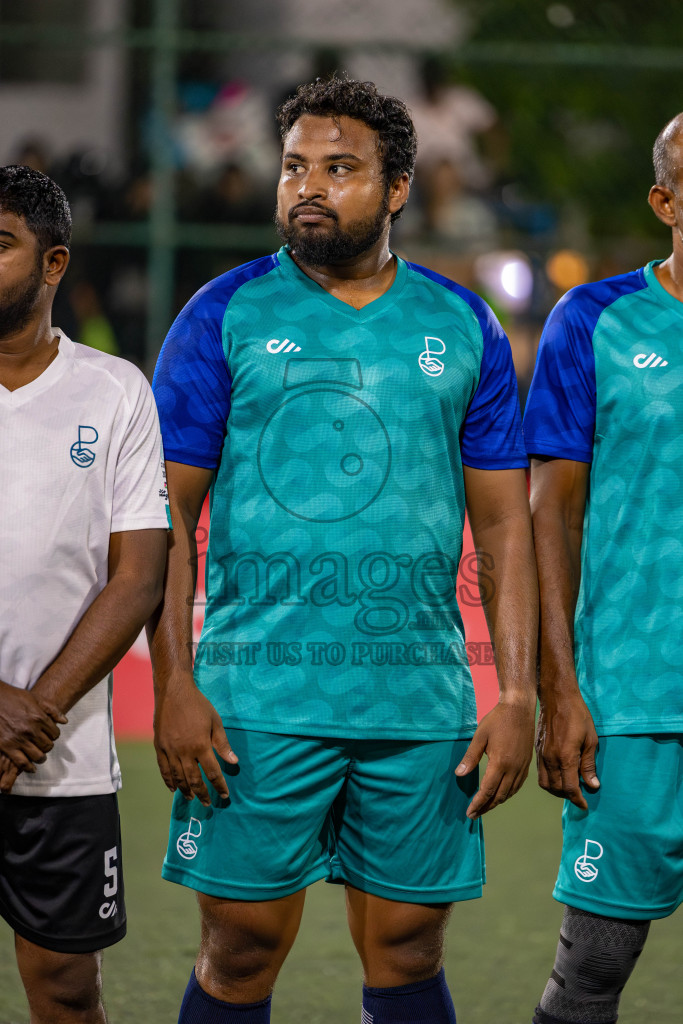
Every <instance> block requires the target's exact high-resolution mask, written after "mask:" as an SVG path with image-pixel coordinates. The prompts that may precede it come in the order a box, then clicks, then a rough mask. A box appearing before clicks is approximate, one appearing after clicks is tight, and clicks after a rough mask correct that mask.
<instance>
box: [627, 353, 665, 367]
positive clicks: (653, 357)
mask: <svg viewBox="0 0 683 1024" xmlns="http://www.w3.org/2000/svg"><path fill="white" fill-rule="evenodd" d="M633 365H634V366H637V367H638V369H639V370H644V369H645V368H646V367H647V366H649V367H650V369H651V370H654V368H655V366H668V365H669V363H668V360H666V359H662V357H661V356H658V355H657V354H656V353H655V352H651V353H650V355H649V356H647V355H645V353H644V352H640V353H639V354H638V355H637V356H634V357H633Z"/></svg>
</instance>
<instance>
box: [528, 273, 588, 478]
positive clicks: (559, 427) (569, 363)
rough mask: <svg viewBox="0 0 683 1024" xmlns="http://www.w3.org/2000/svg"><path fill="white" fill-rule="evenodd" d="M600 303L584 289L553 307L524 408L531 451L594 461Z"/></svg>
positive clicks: (574, 292)
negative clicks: (596, 333)
mask: <svg viewBox="0 0 683 1024" xmlns="http://www.w3.org/2000/svg"><path fill="white" fill-rule="evenodd" d="M594 304H595V303H594V302H593V301H589V295H588V293H586V294H584V293H583V292H582V291H581V290H580V289H574V290H572V291H571V292H568V293H567V295H565V296H564V297H563V298H562V299H560V301H559V302H558V304H557V305H556V306H555V308H554V309H553V311H552V312H551V314H550V316H549V317H548V320H547V321H546V325H545V327H544V329H543V334H542V335H541V341H540V343H539V347H538V355H537V357H536V367H535V369H534V376H533V380H532V382H531V388H530V389H529V396H528V398H527V403H526V408H525V412H524V440H525V444H526V450H527V452H528V453H529V455H546V456H550V457H552V458H559V459H571V460H573V461H575V462H591V461H592V459H593V436H594V433H595V394H596V392H595V355H594V352H593V343H592V331H593V327H594V325H595V322H596V313H595V310H594V309H593V308H592V307H593V305H594Z"/></svg>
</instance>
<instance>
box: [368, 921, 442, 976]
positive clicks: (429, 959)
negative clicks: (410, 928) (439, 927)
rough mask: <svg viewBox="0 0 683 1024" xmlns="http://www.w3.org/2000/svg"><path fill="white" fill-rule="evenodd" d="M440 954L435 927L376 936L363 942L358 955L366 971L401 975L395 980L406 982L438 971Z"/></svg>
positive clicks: (438, 933) (373, 973)
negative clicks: (370, 941) (369, 940)
mask: <svg viewBox="0 0 683 1024" xmlns="http://www.w3.org/2000/svg"><path fill="white" fill-rule="evenodd" d="M443 954H444V950H443V934H442V933H441V932H440V931H439V932H429V933H427V934H424V933H421V934H420V935H417V934H415V933H411V934H408V935H401V934H396V935H393V936H390V935H385V936H384V937H383V938H376V939H375V941H374V942H372V943H369V944H367V945H366V948H365V950H363V951H362V952H361V958H362V959H363V961H364V965H365V968H366V973H367V974H369V975H375V974H376V973H377V970H378V969H379V970H380V971H381V972H382V973H383V974H384V973H385V972H386V973H388V974H391V975H394V976H396V977H397V978H401V979H402V980H401V981H400V982H396V984H406V985H407V984H410V983H411V982H413V981H423V980H424V979H426V978H432V977H433V976H434V975H435V974H438V972H439V971H440V969H441V967H442V965H443Z"/></svg>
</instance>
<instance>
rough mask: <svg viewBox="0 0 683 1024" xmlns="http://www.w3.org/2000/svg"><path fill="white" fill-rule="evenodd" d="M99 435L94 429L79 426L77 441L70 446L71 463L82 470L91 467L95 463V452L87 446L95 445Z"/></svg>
mask: <svg viewBox="0 0 683 1024" xmlns="http://www.w3.org/2000/svg"><path fill="white" fill-rule="evenodd" d="M99 436H100V435H99V434H98V433H97V431H96V430H95V428H94V427H87V426H79V428H78V440H77V441H75V442H74V443H73V444H72V445H71V461H72V462H73V463H74V464H75V465H76V466H81V468H82V469H87V468H88V466H92V464H93V462H94V461H95V452H94V451H92V449H91V448H89V447H88V445H91V444H95V442H96V441H97V439H98V438H99Z"/></svg>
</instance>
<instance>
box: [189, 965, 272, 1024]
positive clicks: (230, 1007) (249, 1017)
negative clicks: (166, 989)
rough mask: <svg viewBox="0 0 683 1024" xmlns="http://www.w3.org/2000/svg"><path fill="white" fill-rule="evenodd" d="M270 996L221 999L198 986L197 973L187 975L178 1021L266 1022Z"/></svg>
mask: <svg viewBox="0 0 683 1024" xmlns="http://www.w3.org/2000/svg"><path fill="white" fill-rule="evenodd" d="M269 1022H270V996H268V998H267V999H262V1000H261V1002H260V1003H224V1002H223V1000H222V999H215V998H214V997H213V996H210V995H209V993H208V992H205V991H204V989H203V988H201V987H200V985H199V982H198V981H197V976H196V974H195V973H194V968H193V970H192V974H191V975H190V980H189V982H188V985H187V988H186V989H185V995H184V996H183V1002H182V1005H181V1007H180V1016H179V1017H178V1024H269Z"/></svg>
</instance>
